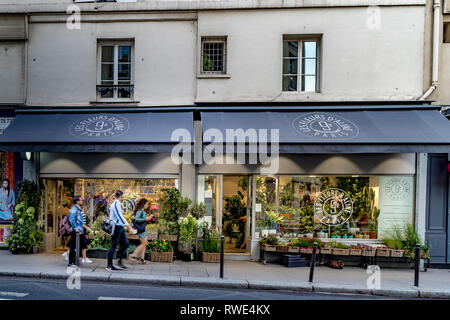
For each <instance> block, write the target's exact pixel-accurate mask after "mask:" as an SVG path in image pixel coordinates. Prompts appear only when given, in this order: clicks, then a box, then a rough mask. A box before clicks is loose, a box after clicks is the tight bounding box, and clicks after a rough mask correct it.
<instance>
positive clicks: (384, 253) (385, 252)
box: [377, 248, 391, 257]
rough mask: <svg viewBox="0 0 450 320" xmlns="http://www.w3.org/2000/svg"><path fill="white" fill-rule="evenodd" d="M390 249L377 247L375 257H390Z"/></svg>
mask: <svg viewBox="0 0 450 320" xmlns="http://www.w3.org/2000/svg"><path fill="white" fill-rule="evenodd" d="M390 256H391V249H386V248H377V257H390Z"/></svg>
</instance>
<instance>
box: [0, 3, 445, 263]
mask: <svg viewBox="0 0 450 320" xmlns="http://www.w3.org/2000/svg"><path fill="white" fill-rule="evenodd" d="M119 2H124V1H117V3H111V2H108V3H98V2H95V1H71V0H59V1H58V0H53V1H49V0H46V1H43V0H41V1H39V0H32V1H31V0H30V1H25V0H23V1H7V0H6V1H3V2H2V3H1V4H0V14H1V19H0V70H1V71H2V72H1V73H0V83H2V84H4V85H2V86H1V88H0V102H1V103H2V105H3V106H4V107H5V108H6V107H8V108H11V109H14V110H15V120H14V121H13V125H11V126H10V127H9V128H8V130H5V133H4V134H3V135H2V136H0V137H1V138H0V139H1V141H0V144H1V146H2V150H4V151H9V152H16V153H18V152H25V151H26V152H32V159H31V160H25V161H24V163H23V167H24V177H25V178H27V177H28V178H33V179H39V180H40V181H41V183H42V185H43V192H44V193H43V195H45V197H44V198H45V202H44V204H43V210H42V221H43V223H44V228H45V231H46V244H45V247H46V248H47V249H52V248H54V247H58V246H59V245H60V239H58V237H57V235H56V230H57V228H56V226H57V222H58V218H61V217H62V215H63V214H64V209H63V203H64V201H65V196H64V195H65V194H66V193H67V192H69V193H70V192H75V193H77V194H82V195H83V196H84V197H85V198H86V199H87V200H88V201H87V203H89V206H90V207H89V214H90V215H91V217H92V218H95V217H96V216H98V213H99V212H103V211H104V207H105V204H106V205H107V202H108V199H109V195H110V194H111V192H112V190H114V189H117V188H122V189H124V190H125V191H126V194H128V198H129V199H133V198H136V197H141V196H145V197H148V198H150V199H152V201H157V193H158V191H159V190H161V189H163V188H165V187H169V186H175V187H178V188H179V189H180V190H181V192H182V194H183V195H184V196H188V197H190V198H191V199H192V200H197V201H201V202H204V203H205V205H206V207H207V215H206V217H205V218H204V219H205V220H207V221H208V222H211V223H215V224H217V225H218V226H221V227H223V229H222V230H223V232H224V233H226V234H227V235H229V236H230V237H231V238H234V241H235V242H234V243H233V246H229V247H228V249H227V251H228V253H230V254H231V253H234V254H237V255H240V256H242V257H243V258H253V259H257V257H258V256H259V252H258V250H259V247H258V240H259V239H260V238H261V237H262V236H264V235H265V234H267V233H269V232H270V231H271V230H273V225H270V223H267V214H268V213H270V212H273V211H275V212H280V213H282V214H284V215H285V216H286V217H287V218H286V219H287V220H288V223H286V225H284V226H283V230H279V229H280V228H278V230H276V232H279V233H280V232H281V233H284V234H289V235H298V234H310V233H312V232H316V233H321V236H323V237H326V238H327V239H328V238H331V237H332V236H342V237H345V240H342V241H346V242H355V243H356V242H367V243H377V242H380V240H381V239H382V238H384V237H387V235H388V234H389V233H390V232H392V230H393V228H394V227H395V226H400V227H402V226H405V225H406V224H408V223H411V224H413V225H414V226H415V228H416V229H417V230H418V232H419V234H420V235H421V236H422V238H424V239H425V238H426V239H429V236H428V235H427V232H429V231H428V229H427V228H429V227H428V224H427V223H428V222H427V219H428V218H427V217H428V216H427V214H426V213H427V210H429V209H428V208H430V201H431V200H430V199H431V198H432V195H433V194H434V193H433V192H430V191H429V189H430V186H431V185H430V179H431V178H430V177H431V176H432V173H430V170H429V169H428V167H429V166H430V163H431V162H430V157H434V156H437V157H441V158H442V155H443V154H448V150H449V149H448V148H449V144H450V138H449V137H446V135H445V131H446V130H448V128H449V127H448V123H447V122H446V121H444V120H445V118H444V117H442V116H441V115H440V113H439V108H440V107H439V106H433V105H432V104H431V103H430V101H428V99H423V100H420V99H421V98H423V95H424V93H425V92H426V91H427V90H428V86H427V84H426V77H427V72H428V71H427V70H428V68H429V66H428V64H427V62H426V60H427V59H426V56H427V54H428V53H429V52H428V51H429V48H428V47H427V45H425V46H424V43H425V44H427V41H428V40H427V39H428V33H426V32H425V31H426V28H427V27H428V24H429V22H428V18H429V17H428V16H429V11H430V10H429V9H430V5H429V3H428V2H427V1H425V0H414V1H406V0H397V1H387V0H378V1H376V0H374V1H346V0H342V1H327V0H320V1H314V3H313V2H311V3H310V2H305V1H291V2H289V3H286V2H282V1H267V2H246V3H245V4H243V3H242V2H241V1H226V2H208V1H176V2H175V1H173V2H172V1H126V3H119ZM177 130H178V131H177ZM230 130H231V131H230ZM239 130H240V131H239ZM447 132H448V131H447ZM447 136H448V134H447ZM181 137H183V138H186V140H184V141H185V143H186V144H185V145H182V146H180V145H179V144H178V142H179V141H180V138H181ZM240 139H241V140H240ZM266 141H268V142H269V144H268V149H269V152H267V150H264V147H266V146H267V144H264V143H263V142H266ZM220 142H223V143H220ZM235 142H236V143H235ZM214 143H218V146H215V145H214ZM227 143H229V145H226V144H227ZM211 146H212V147H216V148H212V147H211ZM230 146H231V147H230ZM241 147H242V148H241ZM230 148H231V149H230ZM212 149H214V151H212ZM174 150H175V151H174ZM263 151H264V152H263ZM213 153H214V155H216V158H215V159H214V161H209V160H208V159H207V158H208V156H211V155H212V154H213ZM275 154H277V155H278V156H277V157H275ZM262 155H264V156H265V160H269V161H270V160H272V161H271V162H272V164H273V163H274V159H275V158H276V159H277V161H276V165H274V166H272V165H264V163H265V162H264V161H262V160H264V159H262V158H264V157H262ZM179 157H183V159H184V162H181V163H180V161H177V159H178V160H179ZM255 159H256V160H255ZM431 159H434V158H431ZM431 161H433V160H431ZM432 167H434V166H432ZM352 186H355V187H354V190H352V188H353V187H352ZM331 189H339V190H341V191H344V193H343V194H340V195H339V196H340V197H341V199H345V198H346V197H347V198H352V208H351V212H347V213H346V214H344V215H342V217H341V218H339V219H343V220H342V221H331V220H330V221H328V220H326V219H328V218H329V217H328V218H327V217H325V216H320V214H319V215H317V214H316V215H314V219H313V220H311V221H309V222H308V223H306V224H307V225H306V226H305V223H303V224H302V223H299V222H298V221H297V220H295V219H294V217H295V216H296V215H299V214H301V212H305V211H307V210H314V203H315V202H314V201H315V198H317V197H319V195H320V193H321V192H322V191H323V190H331ZM427 190H428V191H427ZM356 194H358V195H356ZM362 194H365V195H364V197H367V198H369V199H370V201H369V202H370V203H371V205H369V206H368V207H367V206H366V207H362V203H360V202H358V201H359V200H355V199H357V198H358V197H360V198H358V199H361V197H363V195H362ZM233 199H235V200H236V199H238V201H240V203H241V206H242V207H243V208H244V210H243V213H242V220H243V221H245V222H244V223H242V224H240V225H241V228H238V227H237V226H236V227H235V228H231V229H232V230H225V223H224V217H225V216H227V214H226V213H227V210H229V208H230V207H229V206H230V205H231V203H232V201H233ZM355 201H356V202H355ZM325 202H326V201H325ZM433 203H434V201H433ZM332 209H333V210H335V209H339V210H341V209H342V211H343V212H345V210H346V209H347V208H345V205H344V202H341V204H334V205H333V206H332ZM102 210H103V211H102ZM291 218H292V219H291ZM333 219H335V218H333ZM291 220H292V221H291ZM294 220H295V221H294ZM344 222H345V223H344ZM343 223H344V224H343ZM325 225H332V226H328V227H323V226H325ZM338 225H340V226H339V227H338ZM350 237H352V238H350ZM341 239H342V238H341ZM430 239H431V238H430ZM430 241H431V240H430ZM433 250H434V249H433V248H432V252H433ZM445 257H447V255H446V256H445ZM439 259H440V258H439ZM445 259H447V258H444V260H445ZM438 262H441V260H439V261H438Z"/></svg>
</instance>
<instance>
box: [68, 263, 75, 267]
mask: <svg viewBox="0 0 450 320" xmlns="http://www.w3.org/2000/svg"><path fill="white" fill-rule="evenodd" d="M67 266H68V267H76V266H77V265H76V264H75V263H69V264H68V265H67Z"/></svg>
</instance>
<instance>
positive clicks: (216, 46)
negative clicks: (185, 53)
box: [201, 36, 227, 74]
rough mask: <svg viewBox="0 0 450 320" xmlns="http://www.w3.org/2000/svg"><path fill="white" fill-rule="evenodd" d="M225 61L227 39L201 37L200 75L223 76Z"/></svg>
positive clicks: (221, 37)
mask: <svg viewBox="0 0 450 320" xmlns="http://www.w3.org/2000/svg"><path fill="white" fill-rule="evenodd" d="M226 61H227V38H226V37H223V36H220V37H202V52H201V73H203V74H225V73H226Z"/></svg>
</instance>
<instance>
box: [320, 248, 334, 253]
mask: <svg viewBox="0 0 450 320" xmlns="http://www.w3.org/2000/svg"><path fill="white" fill-rule="evenodd" d="M320 254H333V249H331V248H322V249H320Z"/></svg>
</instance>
